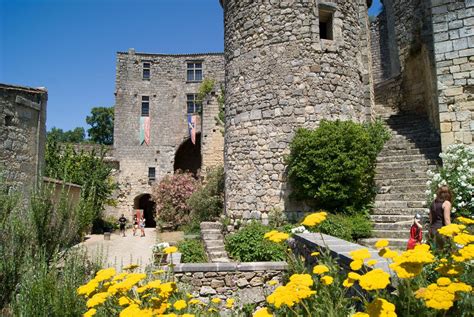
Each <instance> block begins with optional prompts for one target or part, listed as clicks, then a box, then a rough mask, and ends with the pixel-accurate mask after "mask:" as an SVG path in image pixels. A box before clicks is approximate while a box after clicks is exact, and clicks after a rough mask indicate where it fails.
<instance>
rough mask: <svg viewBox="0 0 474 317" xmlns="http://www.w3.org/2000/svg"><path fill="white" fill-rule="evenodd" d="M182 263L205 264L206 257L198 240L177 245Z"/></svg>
mask: <svg viewBox="0 0 474 317" xmlns="http://www.w3.org/2000/svg"><path fill="white" fill-rule="evenodd" d="M178 249H179V252H181V262H182V263H206V262H207V256H206V251H205V250H204V246H203V244H202V242H201V241H200V240H197V239H186V240H184V241H181V242H180V243H178Z"/></svg>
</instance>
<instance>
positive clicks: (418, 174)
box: [374, 171, 428, 183]
mask: <svg viewBox="0 0 474 317" xmlns="http://www.w3.org/2000/svg"><path fill="white" fill-rule="evenodd" d="M426 172H427V171H424V172H412V171H405V172H392V173H384V174H382V173H380V171H379V172H378V174H375V177H374V179H375V180H376V181H377V180H380V179H384V180H388V179H411V178H420V179H424V180H425V183H426V181H427V180H428V176H427V175H426Z"/></svg>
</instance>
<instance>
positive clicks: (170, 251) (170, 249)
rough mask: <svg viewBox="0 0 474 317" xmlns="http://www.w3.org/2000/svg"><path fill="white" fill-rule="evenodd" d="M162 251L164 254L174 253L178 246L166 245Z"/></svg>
mask: <svg viewBox="0 0 474 317" xmlns="http://www.w3.org/2000/svg"><path fill="white" fill-rule="evenodd" d="M163 252H164V253H166V254H171V253H176V252H178V248H177V247H167V248H164V249H163Z"/></svg>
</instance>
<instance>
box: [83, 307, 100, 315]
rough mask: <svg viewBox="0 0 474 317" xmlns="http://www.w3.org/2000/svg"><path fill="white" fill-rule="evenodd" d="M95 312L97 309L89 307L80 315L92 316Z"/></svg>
mask: <svg viewBox="0 0 474 317" xmlns="http://www.w3.org/2000/svg"><path fill="white" fill-rule="evenodd" d="M95 313H97V310H96V309H95V308H91V309H89V310H88V311H87V312H85V313H84V315H82V316H83V317H92V316H94V315H95Z"/></svg>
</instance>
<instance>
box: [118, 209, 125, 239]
mask: <svg viewBox="0 0 474 317" xmlns="http://www.w3.org/2000/svg"><path fill="white" fill-rule="evenodd" d="M118 221H119V226H120V233H121V234H122V236H123V237H125V225H126V224H127V218H125V215H124V214H122V217H120V218H119V220H118Z"/></svg>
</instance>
